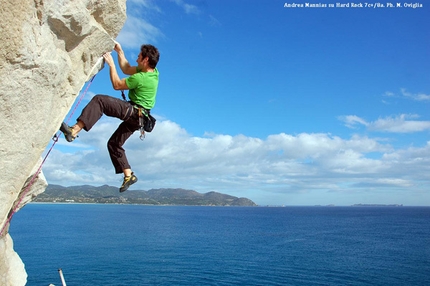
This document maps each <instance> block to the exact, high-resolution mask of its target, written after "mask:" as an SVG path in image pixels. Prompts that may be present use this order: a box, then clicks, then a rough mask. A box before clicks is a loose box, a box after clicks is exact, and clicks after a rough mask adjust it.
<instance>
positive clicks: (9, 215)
mask: <svg viewBox="0 0 430 286" xmlns="http://www.w3.org/2000/svg"><path fill="white" fill-rule="evenodd" d="M95 77H96V75H94V76H93V77H92V78H91V80H90V82H89V83H88V85H87V87H86V88H85V90H84V92H83V93H82V94H81V96H80V97H79V100H78V102H77V103H76V105H75V108H74V109H73V110H72V112H71V113H70V115H69V118H67V121H66V123H67V122H69V121H70V119H71V118H72V116H73V114H74V113H75V111H76V109H77V107H78V106H79V104H80V103H81V101H82V99H83V98H84V97H85V95H86V94H87V92H88V89H89V88H90V86H91V83H92V82H93V80H94V78H95ZM60 135H61V132H58V133H57V134H55V135H54V137H53V138H52V140H53V141H54V142H53V143H52V145H51V148H49V150H48V152H47V153H46V155H45V157H44V158H43V160H42V163H41V164H40V166H39V168H38V169H37V171H36V172H35V173H34V174H33V176H32V177H31V180H30V182H29V183H28V184H27V187H26V188H25V189H24V191H23V192H22V193H21V196H20V197H19V200H18V203H17V204H15V207H14V208H13V209H12V211H11V212H9V214H8V217H7V220H6V222H5V223H4V225H3V227H2V229H1V231H0V237H2V236H3V232H4V231H5V229H6V227H7V226H8V225H9V223H10V221H11V220H12V217H13V215H14V214H15V213H16V212H17V211H18V209H19V208H20V205H21V203H22V200H23V199H24V197H25V196H26V195H27V193H28V192H29V191H30V188H31V186H32V185H33V184H34V182H35V181H36V178H37V177H38V176H39V173H40V172H41V170H42V167H43V164H45V161H46V159H47V158H48V156H49V154H50V153H51V151H52V149H54V146H55V144H56V143H57V142H58V138H59V136H60Z"/></svg>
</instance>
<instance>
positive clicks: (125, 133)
mask: <svg viewBox="0 0 430 286" xmlns="http://www.w3.org/2000/svg"><path fill="white" fill-rule="evenodd" d="M138 128H139V127H138V126H137V125H135V124H130V123H127V122H122V123H121V124H120V125H119V126H118V128H117V130H115V132H114V133H113V134H112V136H111V138H110V139H109V141H108V144H107V146H108V150H109V155H110V158H111V160H112V164H113V166H114V168H115V173H116V174H120V173H124V181H123V183H122V186H121V187H120V189H119V191H120V192H125V191H126V190H127V189H128V187H130V186H131V185H132V184H134V183H136V182H137V177H136V176H135V175H134V174H133V172H132V171H131V167H130V164H129V163H128V160H127V156H126V155H125V150H124V148H123V147H122V146H123V145H124V143H125V141H126V140H127V139H128V138H129V137H130V136H131V135H132V134H133V133H134V131H136V130H137V129H138Z"/></svg>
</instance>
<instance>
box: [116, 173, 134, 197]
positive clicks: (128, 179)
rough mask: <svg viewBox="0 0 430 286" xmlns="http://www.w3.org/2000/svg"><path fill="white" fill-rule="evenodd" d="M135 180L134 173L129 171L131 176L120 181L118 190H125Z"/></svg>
mask: <svg viewBox="0 0 430 286" xmlns="http://www.w3.org/2000/svg"><path fill="white" fill-rule="evenodd" d="M136 182H137V177H136V176H135V175H134V173H133V172H132V173H131V176H127V177H124V182H122V186H121V188H119V192H120V193H122V192H125V191H127V189H128V187H130V186H131V185H133V184H134V183H136Z"/></svg>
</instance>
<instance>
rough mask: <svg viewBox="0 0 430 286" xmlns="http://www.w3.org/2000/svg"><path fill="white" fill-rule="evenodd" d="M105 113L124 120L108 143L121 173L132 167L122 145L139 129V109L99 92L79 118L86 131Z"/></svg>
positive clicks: (116, 171)
mask: <svg viewBox="0 0 430 286" xmlns="http://www.w3.org/2000/svg"><path fill="white" fill-rule="evenodd" d="M103 114H105V115H106V116H110V117H116V118H119V119H121V120H122V121H123V122H122V123H121V124H120V125H119V126H118V128H117V129H116V130H115V132H114V133H113V134H112V136H111V137H110V139H109V141H108V143H107V147H108V151H109V155H110V158H111V160H112V164H113V166H114V168H115V173H116V174H121V173H122V172H123V169H131V167H130V164H129V163H128V160H127V157H126V155H125V150H124V148H122V146H123V145H124V143H125V141H127V139H128V138H129V137H130V136H131V135H132V134H133V133H134V131H136V130H139V115H138V110H137V109H136V108H133V105H132V103H130V102H128V101H125V100H121V99H118V98H115V97H111V96H108V95H101V94H98V95H96V96H94V97H93V99H91V101H90V102H89V103H88V104H87V106H85V108H84V109H83V110H82V113H81V115H80V116H79V118H78V120H80V121H82V122H83V123H84V124H85V127H84V130H85V131H90V129H91V128H92V127H93V126H94V124H96V122H97V121H98V120H99V119H100V118H101V117H102V115H103Z"/></svg>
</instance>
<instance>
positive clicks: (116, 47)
mask: <svg viewBox="0 0 430 286" xmlns="http://www.w3.org/2000/svg"><path fill="white" fill-rule="evenodd" d="M113 49H114V50H115V52H117V53H118V54H119V53H122V52H123V51H122V47H121V44H120V43H118V42H116V41H115V47H114V48H113Z"/></svg>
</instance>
